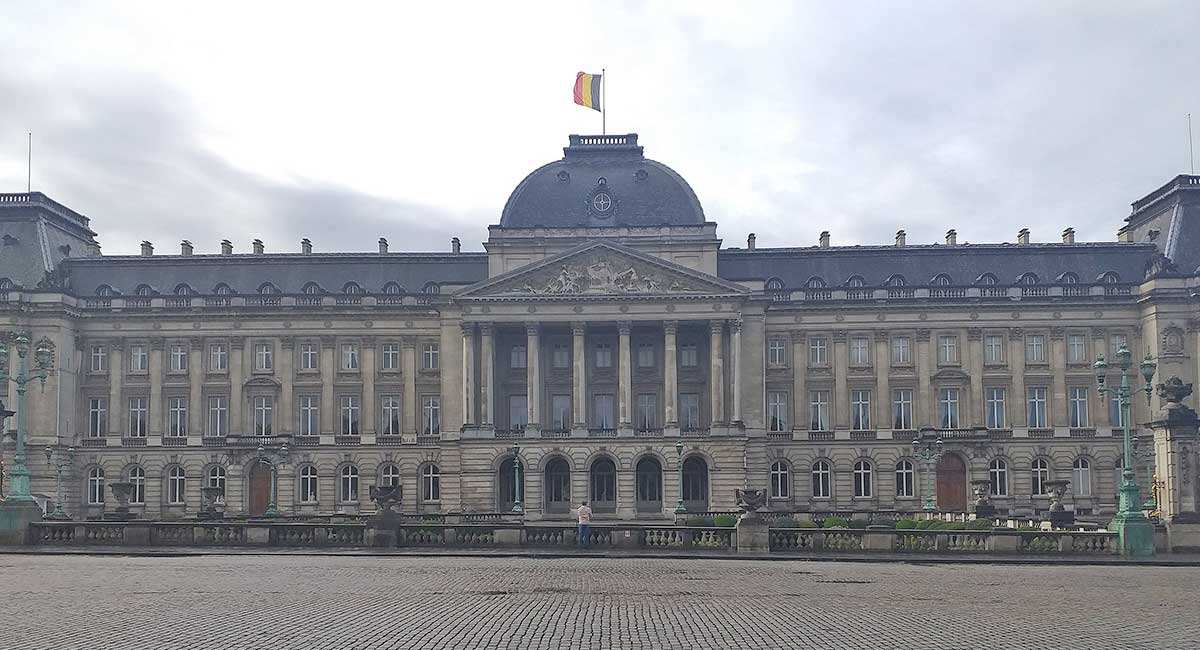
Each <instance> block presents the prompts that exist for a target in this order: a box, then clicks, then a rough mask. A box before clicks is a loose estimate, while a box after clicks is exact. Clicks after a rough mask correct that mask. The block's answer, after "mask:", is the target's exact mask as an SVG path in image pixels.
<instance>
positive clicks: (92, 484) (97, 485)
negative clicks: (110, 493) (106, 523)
mask: <svg viewBox="0 0 1200 650" xmlns="http://www.w3.org/2000/svg"><path fill="white" fill-rule="evenodd" d="M87 495H88V497H87V499H88V504H90V505H103V504H104V470H103V469H100V468H99V467H93V468H92V469H91V470H90V471H88V481H87Z"/></svg>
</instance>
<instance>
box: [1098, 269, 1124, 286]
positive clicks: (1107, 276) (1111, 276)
mask: <svg viewBox="0 0 1200 650" xmlns="http://www.w3.org/2000/svg"><path fill="white" fill-rule="evenodd" d="M1120 281H1121V276H1120V275H1117V272H1116V271H1106V272H1105V273H1104V274H1103V275H1101V276H1100V282H1102V283H1104V284H1117V283H1118V282H1120Z"/></svg>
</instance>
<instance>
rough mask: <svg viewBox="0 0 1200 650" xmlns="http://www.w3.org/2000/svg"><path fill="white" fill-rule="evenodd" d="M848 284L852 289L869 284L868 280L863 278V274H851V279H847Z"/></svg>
mask: <svg viewBox="0 0 1200 650" xmlns="http://www.w3.org/2000/svg"><path fill="white" fill-rule="evenodd" d="M846 286H847V287H850V288H851V289H861V288H862V287H865V286H867V282H866V280H863V277H862V276H861V275H852V276H850V279H849V280H847V281H846Z"/></svg>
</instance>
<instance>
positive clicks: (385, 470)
mask: <svg viewBox="0 0 1200 650" xmlns="http://www.w3.org/2000/svg"><path fill="white" fill-rule="evenodd" d="M379 484H380V485H381V486H383V487H391V486H393V485H400V466H399V465H397V464H396V463H384V464H383V465H380V467H379Z"/></svg>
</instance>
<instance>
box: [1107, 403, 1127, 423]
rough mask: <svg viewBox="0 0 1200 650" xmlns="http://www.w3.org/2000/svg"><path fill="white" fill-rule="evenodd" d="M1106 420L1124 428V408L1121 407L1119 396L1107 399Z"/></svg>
mask: <svg viewBox="0 0 1200 650" xmlns="http://www.w3.org/2000/svg"><path fill="white" fill-rule="evenodd" d="M1108 421H1109V422H1112V425H1113V427H1115V428H1117V429H1124V428H1125V409H1123V408H1121V398H1120V397H1119V396H1117V395H1113V396H1112V397H1111V398H1109V400H1108Z"/></svg>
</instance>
